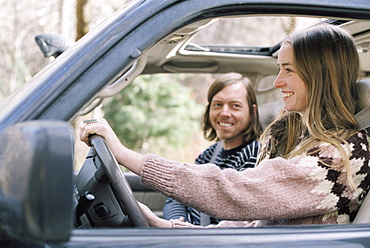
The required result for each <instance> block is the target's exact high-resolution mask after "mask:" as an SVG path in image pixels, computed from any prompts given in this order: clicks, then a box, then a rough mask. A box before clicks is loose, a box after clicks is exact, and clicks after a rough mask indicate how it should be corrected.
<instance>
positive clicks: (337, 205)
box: [141, 131, 370, 228]
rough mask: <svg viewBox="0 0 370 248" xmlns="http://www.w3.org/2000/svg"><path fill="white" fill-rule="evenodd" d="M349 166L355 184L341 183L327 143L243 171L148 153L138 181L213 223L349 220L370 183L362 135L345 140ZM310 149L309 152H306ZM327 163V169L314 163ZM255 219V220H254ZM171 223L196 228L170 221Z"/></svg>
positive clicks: (336, 155) (336, 159) (338, 164)
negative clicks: (203, 214)
mask: <svg viewBox="0 0 370 248" xmlns="http://www.w3.org/2000/svg"><path fill="white" fill-rule="evenodd" d="M348 142H349V144H350V145H349V149H350V151H348V152H349V153H350V164H351V170H352V175H353V180H354V183H355V186H356V189H355V190H352V189H351V188H350V187H349V186H347V184H346V175H345V170H344V168H343V165H342V163H341V159H340V158H339V153H338V151H337V150H336V149H335V148H334V147H333V146H331V145H329V144H321V145H320V147H314V148H312V150H311V151H309V153H308V154H310V155H308V154H304V155H300V156H296V157H294V158H292V159H283V158H280V157H278V158H273V159H265V160H263V161H261V162H260V163H259V165H258V166H257V167H255V168H250V169H247V170H244V171H240V172H239V171H236V170H233V169H224V170H221V169H220V168H219V167H218V166H216V165H212V164H205V165H194V164H190V163H181V162H177V161H171V160H167V159H164V158H162V157H159V156H156V155H153V154H148V155H147V156H146V157H145V160H144V163H143V167H142V175H141V178H142V182H143V183H144V184H146V185H148V186H150V187H152V188H155V189H157V190H159V191H161V192H163V193H164V194H166V195H167V196H168V197H172V198H174V199H177V200H181V202H182V203H184V204H186V205H188V206H192V207H194V208H196V209H199V210H200V211H203V212H205V213H207V214H209V215H211V216H215V217H217V218H219V219H223V220H229V221H222V222H220V224H218V227H241V226H244V227H249V226H261V225H263V226H265V225H280V224H284V225H289V224H345V223H349V222H351V221H352V220H353V219H354V217H355V215H356V213H357V211H358V208H359V206H360V204H361V202H362V200H363V198H364V196H365V195H366V193H367V191H368V190H369V187H370V165H369V158H370V152H369V144H368V140H367V136H366V133H365V132H364V131H361V132H358V133H357V134H355V135H353V136H352V137H350V138H349V140H348ZM312 151H315V152H314V153H312ZM320 160H325V161H326V163H327V162H328V161H330V163H331V164H332V166H331V167H328V166H326V165H324V164H322V163H321V162H320ZM255 220H259V221H255ZM172 223H173V227H174V228H179V227H193V228H194V227H199V226H194V225H192V224H190V223H187V222H180V221H173V222H172Z"/></svg>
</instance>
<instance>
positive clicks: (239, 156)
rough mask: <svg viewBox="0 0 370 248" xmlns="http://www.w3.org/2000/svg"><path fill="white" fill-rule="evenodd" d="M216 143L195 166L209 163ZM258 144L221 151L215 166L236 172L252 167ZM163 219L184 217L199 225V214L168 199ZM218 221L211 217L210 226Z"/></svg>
mask: <svg viewBox="0 0 370 248" xmlns="http://www.w3.org/2000/svg"><path fill="white" fill-rule="evenodd" d="M216 145H217V143H215V144H213V145H211V146H210V147H209V148H207V149H206V150H205V151H203V152H202V153H201V154H200V155H199V156H198V158H197V159H196V160H195V163H196V164H206V163H209V162H210V160H211V157H212V154H213V152H214V150H215V149H216ZM259 150H260V143H259V142H258V141H253V142H251V143H249V144H243V145H241V146H239V147H236V148H233V149H230V150H224V149H221V150H220V151H219V153H218V154H217V157H216V159H215V164H216V165H217V166H219V167H220V168H221V169H227V168H230V169H235V170H238V171H242V170H245V169H247V168H251V167H254V166H255V164H256V162H257V157H258V153H259ZM163 217H164V218H165V219H167V220H171V219H178V218H180V217H184V219H185V221H187V222H189V223H192V224H194V225H199V224H200V212H199V211H197V210H196V209H193V208H191V207H188V206H184V205H183V204H181V203H179V202H177V201H176V200H174V199H172V198H168V199H167V200H166V203H165V205H164V207H163ZM218 222H219V220H216V219H215V218H213V217H211V224H217V223H218Z"/></svg>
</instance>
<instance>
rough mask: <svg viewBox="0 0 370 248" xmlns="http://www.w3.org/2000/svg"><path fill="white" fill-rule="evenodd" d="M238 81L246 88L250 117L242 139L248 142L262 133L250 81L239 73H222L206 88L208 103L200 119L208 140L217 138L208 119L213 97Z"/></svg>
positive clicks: (255, 99)
mask: <svg viewBox="0 0 370 248" xmlns="http://www.w3.org/2000/svg"><path fill="white" fill-rule="evenodd" d="M239 82H240V83H242V84H243V85H244V86H245V88H246V90H247V95H246V96H245V97H246V99H247V102H248V106H249V115H250V118H251V121H250V123H249V125H248V126H247V127H246V129H245V132H244V140H245V142H248V143H250V142H252V141H253V140H256V139H258V138H259V136H260V134H261V133H262V125H261V123H260V121H259V117H258V107H257V98H256V94H255V92H254V89H253V86H252V84H251V82H250V81H249V79H248V78H245V77H243V76H242V75H241V74H239V73H234V72H230V73H227V74H224V75H222V76H221V77H220V78H218V79H217V80H215V82H214V83H213V84H212V85H211V86H210V88H209V90H208V94H207V100H208V104H207V106H206V111H205V113H204V115H203V121H202V128H203V135H204V137H205V139H207V140H209V141H213V140H219V139H218V137H217V133H216V130H215V129H214V128H213V127H212V125H211V122H210V119H209V112H210V108H211V102H212V99H213V97H214V96H215V95H216V94H217V93H218V92H220V91H221V90H222V89H223V88H225V87H226V86H228V85H230V84H234V83H239ZM253 105H255V106H256V107H255V109H254V108H253Z"/></svg>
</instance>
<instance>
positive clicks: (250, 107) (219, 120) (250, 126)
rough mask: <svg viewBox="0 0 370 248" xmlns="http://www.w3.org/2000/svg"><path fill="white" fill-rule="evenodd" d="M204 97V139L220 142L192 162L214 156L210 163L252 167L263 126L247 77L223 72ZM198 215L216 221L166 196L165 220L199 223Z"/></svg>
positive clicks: (221, 166)
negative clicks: (206, 102)
mask: <svg viewBox="0 0 370 248" xmlns="http://www.w3.org/2000/svg"><path fill="white" fill-rule="evenodd" d="M207 100H208V104H207V106H206V110H205V112H204V115H203V122H202V126H203V134H204V137H205V138H206V139H207V140H209V141H219V142H217V143H215V144H212V145H211V146H210V147H208V148H207V149H206V150H204V151H203V152H202V153H201V154H200V155H199V156H198V157H197V159H196V160H195V163H196V164H206V163H210V162H211V158H212V157H214V158H215V159H214V161H213V163H214V164H216V165H217V166H218V167H220V168H221V169H226V168H230V169H235V170H238V171H241V170H245V169H246V168H251V167H254V166H255V164H256V162H257V156H258V154H259V150H260V144H259V142H258V141H257V140H258V138H259V136H260V134H261V132H262V126H261V124H260V122H259V117H258V108H257V98H256V94H255V92H254V89H253V86H252V84H251V82H250V81H249V79H247V78H245V77H243V76H242V75H241V74H239V73H234V72H230V73H226V74H224V75H222V76H221V77H219V78H218V79H216V80H215V81H214V82H213V84H212V85H211V86H210V88H209V90H208V94H207ZM217 145H218V146H222V149H219V150H218V149H216V147H217ZM215 152H216V153H217V154H215ZM201 216H202V217H203V220H207V222H209V223H212V224H217V223H218V222H219V220H217V219H215V218H212V217H208V216H205V215H201V213H199V211H197V210H196V209H193V208H191V207H187V206H184V205H183V204H181V203H179V202H178V201H176V200H174V199H172V198H168V199H167V201H166V203H165V205H164V207H163V217H164V218H165V219H167V220H171V219H180V218H183V220H184V221H187V222H190V223H192V224H195V225H199V224H201V219H202V218H201ZM205 218H206V219H205ZM203 223H204V222H202V224H203Z"/></svg>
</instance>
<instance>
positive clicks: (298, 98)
mask: <svg viewBox="0 0 370 248" xmlns="http://www.w3.org/2000/svg"><path fill="white" fill-rule="evenodd" d="M278 64H279V69H280V72H279V74H278V75H277V77H276V79H275V81H274V87H275V88H278V89H280V90H281V92H282V93H283V100H284V109H285V110H287V111H296V112H299V113H301V114H303V113H304V111H305V110H306V107H307V103H306V97H307V91H306V85H305V83H304V82H303V79H302V78H301V77H300V76H299V75H298V73H297V71H296V69H295V67H294V63H293V46H292V44H291V43H289V42H284V43H283V45H282V47H281V48H280V52H279V58H278Z"/></svg>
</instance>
